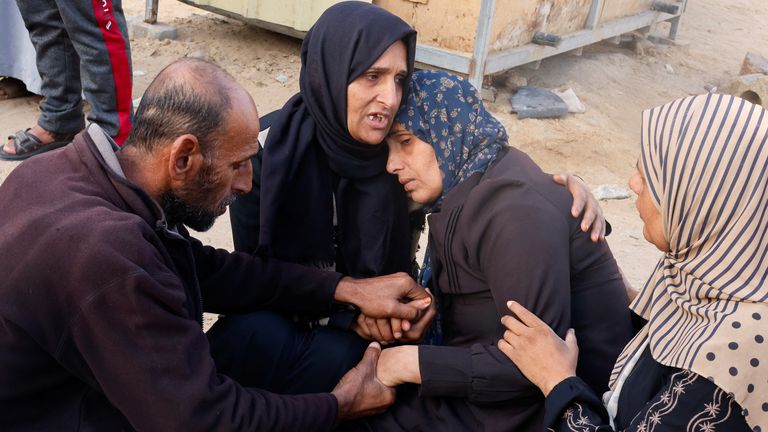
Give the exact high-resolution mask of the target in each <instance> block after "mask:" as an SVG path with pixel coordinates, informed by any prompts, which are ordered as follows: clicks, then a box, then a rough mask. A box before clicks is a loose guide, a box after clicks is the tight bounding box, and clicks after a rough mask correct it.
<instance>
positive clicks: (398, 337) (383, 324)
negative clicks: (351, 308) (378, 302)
mask: <svg viewBox="0 0 768 432" xmlns="http://www.w3.org/2000/svg"><path fill="white" fill-rule="evenodd" d="M426 291H427V292H428V293H429V290H426ZM430 296H431V293H430ZM423 302H424V300H423V299H419V300H414V301H412V302H411V303H415V304H414V307H416V308H419V307H422V306H423ZM436 313H437V309H436V307H435V302H434V300H432V302H431V304H430V306H429V307H427V309H425V310H422V311H421V313H420V316H419V317H417V318H416V319H415V320H414V321H413V323H411V322H410V321H407V320H401V319H399V318H390V319H387V318H371V317H369V316H366V315H364V314H362V313H361V314H360V315H358V317H357V321H356V322H355V323H354V324H352V330H354V331H355V332H356V333H357V334H358V335H359V336H360V337H362V338H363V339H366V340H375V341H377V342H379V343H381V344H382V345H383V344H388V343H392V342H395V341H400V342H420V341H421V339H422V338H423V337H424V332H425V331H426V329H427V328H428V327H429V324H430V323H431V322H432V319H433V318H434V317H435V315H436Z"/></svg>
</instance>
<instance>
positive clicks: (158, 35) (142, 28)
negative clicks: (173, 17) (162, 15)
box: [126, 16, 177, 40]
mask: <svg viewBox="0 0 768 432" xmlns="http://www.w3.org/2000/svg"><path fill="white" fill-rule="evenodd" d="M126 21H127V22H128V32H129V34H130V35H131V37H134V38H148V39H157V40H169V39H176V37H177V34H176V27H174V26H172V25H168V24H165V23H161V22H159V21H158V22H157V23H155V24H147V23H145V22H144V19H143V17H140V16H132V17H127V18H126Z"/></svg>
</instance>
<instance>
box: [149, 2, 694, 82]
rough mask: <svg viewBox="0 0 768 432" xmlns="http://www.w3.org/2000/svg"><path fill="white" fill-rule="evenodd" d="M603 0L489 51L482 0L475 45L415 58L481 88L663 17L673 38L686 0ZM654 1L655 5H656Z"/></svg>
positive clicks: (152, 10)
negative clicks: (548, 29) (609, 8)
mask: <svg viewBox="0 0 768 432" xmlns="http://www.w3.org/2000/svg"><path fill="white" fill-rule="evenodd" d="M158 1H159V0H147V3H146V12H145V15H144V21H145V22H147V23H149V24H154V23H156V22H157V8H158ZM604 1H605V0H592V4H591V5H590V10H589V15H588V16H587V20H586V23H585V26H584V29H582V30H579V31H576V32H573V33H570V34H567V35H561V36H560V41H559V43H558V44H557V46H545V45H537V44H535V43H529V44H526V45H523V46H518V47H513V48H509V49H506V50H502V51H495V52H489V46H490V37H491V25H492V23H493V11H494V10H495V9H496V0H482V3H481V6H480V13H479V17H478V22H477V30H476V37H475V46H474V50H473V52H472V53H471V54H468V53H461V52H457V51H452V50H446V49H443V48H438V47H434V46H430V45H424V44H418V45H417V47H416V61H417V62H419V63H421V64H425V65H428V66H434V67H437V68H441V69H446V70H450V71H452V72H456V73H459V74H463V75H467V76H468V77H469V81H470V82H471V83H472V84H473V85H474V86H475V87H477V88H481V87H482V84H483V79H484V77H485V76H487V75H491V74H495V73H499V72H503V71H505V70H508V69H512V68H514V67H516V66H521V65H524V64H527V63H532V62H536V61H540V60H542V59H544V58H547V57H551V56H554V55H557V54H561V53H564V52H568V51H572V50H577V49H579V48H582V47H584V46H586V45H590V44H593V43H595V42H599V41H601V40H606V39H610V38H614V37H617V36H620V35H622V34H625V33H630V32H633V31H636V30H641V29H650V28H653V26H655V25H656V24H658V23H661V22H664V21H668V22H669V23H670V29H669V35H668V39H669V40H671V41H674V40H675V39H676V37H677V31H678V28H679V26H680V18H681V17H682V14H683V12H685V8H686V5H687V3H688V0H670V1H671V3H660V2H657V3H655V4H654V8H652V10H649V11H646V12H641V13H639V14H636V15H632V16H628V17H625V18H618V19H614V20H610V21H607V22H604V23H601V22H599V14H600V11H601V10H602V8H603V3H604ZM657 5H658V7H656V6H657ZM214 12H217V13H223V14H225V15H228V16H231V17H233V18H237V19H242V17H239V16H237V15H235V14H227V13H224V12H225V11H219V10H214ZM246 21H249V20H246ZM256 24H257V25H263V24H264V23H259V22H257V23H256ZM275 27H278V26H269V29H270V30H276V31H281V29H280V28H275ZM290 35H291V36H296V31H295V30H294V31H293V32H291V33H290Z"/></svg>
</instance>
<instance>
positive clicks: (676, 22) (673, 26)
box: [669, 0, 688, 40]
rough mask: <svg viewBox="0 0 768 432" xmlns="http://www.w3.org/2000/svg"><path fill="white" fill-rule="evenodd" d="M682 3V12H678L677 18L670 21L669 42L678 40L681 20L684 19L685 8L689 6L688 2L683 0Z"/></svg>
mask: <svg viewBox="0 0 768 432" xmlns="http://www.w3.org/2000/svg"><path fill="white" fill-rule="evenodd" d="M680 3H681V5H680V12H678V15H677V17H676V18H673V19H671V20H669V40H675V39H677V30H678V29H679V28H680V18H682V16H683V12H685V8H686V7H687V6H688V0H682V1H681V2H680Z"/></svg>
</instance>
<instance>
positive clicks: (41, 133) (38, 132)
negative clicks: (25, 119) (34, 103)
mask: <svg viewBox="0 0 768 432" xmlns="http://www.w3.org/2000/svg"><path fill="white" fill-rule="evenodd" d="M29 133H31V134H32V135H34V136H36V137H37V138H38V139H39V140H40V141H41V142H42V143H43V144H50V143H52V142H54V141H56V139H55V137H54V136H53V134H52V133H51V132H50V131H47V130H45V129H43V128H42V127H40V125H34V126H32V128H31V129H29ZM3 151H4V152H5V153H8V154H16V149H15V148H14V147H13V140H11V139H9V140H8V142H6V143H5V147H3Z"/></svg>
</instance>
